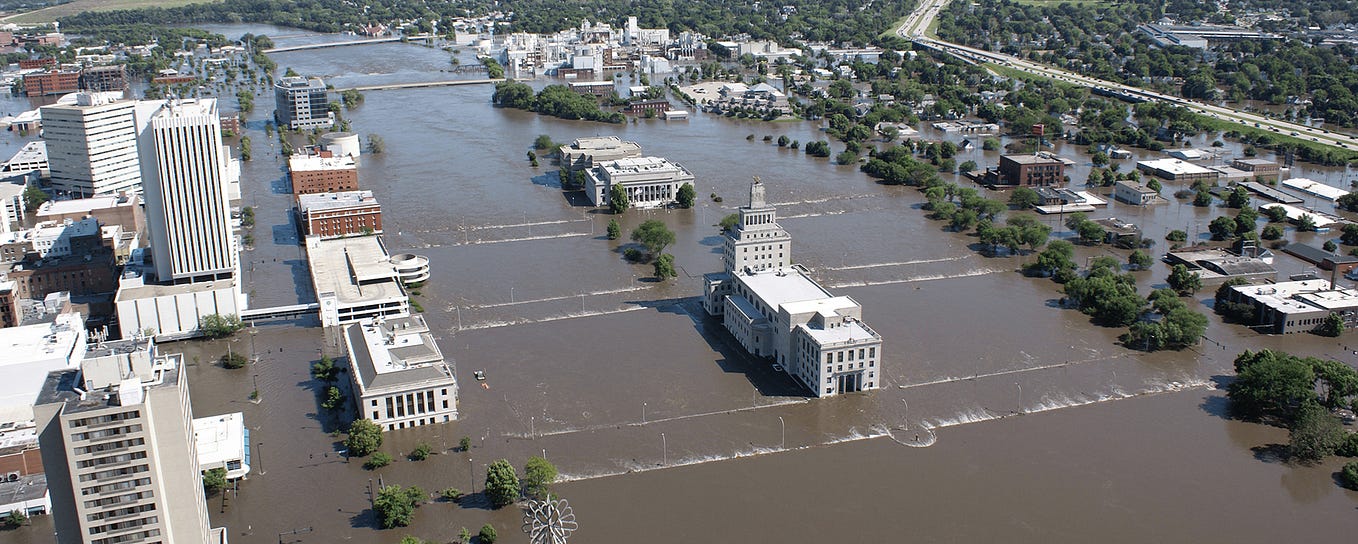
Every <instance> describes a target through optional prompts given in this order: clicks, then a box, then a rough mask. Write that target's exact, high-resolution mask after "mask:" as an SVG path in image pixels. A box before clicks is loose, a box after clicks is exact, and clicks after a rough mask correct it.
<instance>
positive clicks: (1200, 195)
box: [1193, 190, 1212, 208]
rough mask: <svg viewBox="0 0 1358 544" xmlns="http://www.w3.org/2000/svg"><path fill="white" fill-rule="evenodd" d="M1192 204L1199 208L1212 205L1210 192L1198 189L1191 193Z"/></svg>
mask: <svg viewBox="0 0 1358 544" xmlns="http://www.w3.org/2000/svg"><path fill="white" fill-rule="evenodd" d="M1193 205H1194V206H1197V207H1199V208H1206V207H1208V206H1211V205H1212V193H1209V192H1207V191H1206V190H1203V191H1198V192H1197V193H1195V194H1194V195H1193Z"/></svg>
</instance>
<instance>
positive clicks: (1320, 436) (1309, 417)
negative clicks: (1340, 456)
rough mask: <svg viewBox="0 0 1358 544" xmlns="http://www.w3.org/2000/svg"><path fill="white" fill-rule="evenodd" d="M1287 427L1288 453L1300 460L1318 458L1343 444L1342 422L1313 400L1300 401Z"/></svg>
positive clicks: (1304, 461) (1305, 460) (1332, 451)
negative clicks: (1295, 414) (1295, 413)
mask: <svg viewBox="0 0 1358 544" xmlns="http://www.w3.org/2000/svg"><path fill="white" fill-rule="evenodd" d="M1288 430H1289V431H1290V432H1289V433H1288V443H1287V453H1288V455H1289V456H1291V457H1292V458H1293V459H1296V460H1298V461H1301V462H1303V463H1314V462H1317V461H1320V460H1322V459H1324V458H1325V457H1327V456H1329V455H1331V454H1333V453H1334V451H1335V449H1337V448H1338V447H1339V446H1340V445H1341V444H1343V443H1344V432H1345V431H1344V424H1343V423H1341V422H1340V421H1339V418H1337V417H1334V416H1333V415H1330V412H1329V411H1327V410H1325V409H1324V408H1322V407H1321V406H1320V405H1319V404H1315V403H1306V404H1303V405H1302V406H1301V408H1300V409H1299V410H1297V416H1296V419H1294V420H1293V421H1292V425H1291V427H1290V428H1289V429H1288Z"/></svg>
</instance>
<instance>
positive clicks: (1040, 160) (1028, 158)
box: [1000, 155, 1063, 164]
mask: <svg viewBox="0 0 1358 544" xmlns="http://www.w3.org/2000/svg"><path fill="white" fill-rule="evenodd" d="M1000 158H1002V159H1004V160H1009V161H1014V162H1016V163H1019V164H1063V163H1062V161H1061V159H1056V158H1051V157H1044V156H1040V155H1005V156H1003V157H1000Z"/></svg>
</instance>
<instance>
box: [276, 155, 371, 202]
mask: <svg viewBox="0 0 1358 544" xmlns="http://www.w3.org/2000/svg"><path fill="white" fill-rule="evenodd" d="M288 172H289V177H290V178H291V179H292V194H294V195H307V194H313V193H339V192H344V191H357V190H358V164H357V163H355V162H354V159H353V157H334V156H331V155H330V153H329V152H325V151H322V152H321V154H319V155H293V156H292V157H290V158H289V159H288Z"/></svg>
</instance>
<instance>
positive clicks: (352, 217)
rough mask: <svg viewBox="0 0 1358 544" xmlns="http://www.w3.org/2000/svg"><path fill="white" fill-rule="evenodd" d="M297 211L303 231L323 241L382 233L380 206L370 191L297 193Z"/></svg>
mask: <svg viewBox="0 0 1358 544" xmlns="http://www.w3.org/2000/svg"><path fill="white" fill-rule="evenodd" d="M297 214H298V215H299V216H300V219H301V223H302V233H303V234H305V235H307V236H312V235H314V236H320V237H321V239H322V240H329V239H331V238H342V237H345V236H358V235H366V234H381V233H382V205H381V204H378V202H377V199H376V198H373V193H372V191H346V192H342V193H316V194H304V195H299V196H298V197H297Z"/></svg>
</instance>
